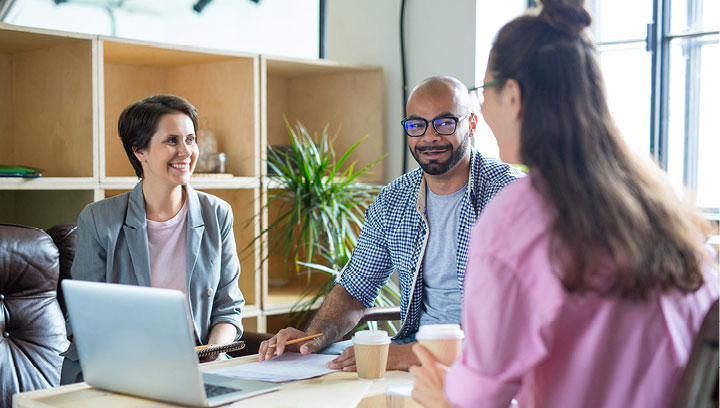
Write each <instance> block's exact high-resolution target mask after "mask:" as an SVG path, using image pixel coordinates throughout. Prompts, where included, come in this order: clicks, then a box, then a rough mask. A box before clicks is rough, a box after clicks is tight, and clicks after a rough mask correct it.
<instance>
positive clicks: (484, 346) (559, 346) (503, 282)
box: [445, 176, 718, 408]
mask: <svg viewBox="0 0 720 408" xmlns="http://www.w3.org/2000/svg"><path fill="white" fill-rule="evenodd" d="M531 177H532V176H530V177H525V178H523V179H520V180H517V181H515V182H513V183H512V184H511V185H509V186H508V187H506V188H505V189H504V190H503V191H501V192H500V193H499V194H498V195H497V196H496V197H495V198H494V199H493V201H492V202H491V203H490V205H489V206H488V207H487V208H486V210H485V211H484V213H483V215H482V216H481V217H480V219H479V221H478V222H477V224H476V225H475V227H474V229H473V233H472V239H471V244H470V254H469V258H468V263H467V274H466V278H465V289H464V290H465V292H464V297H463V299H464V300H463V303H464V304H463V329H464V330H465V334H466V338H465V343H464V346H463V354H462V356H461V357H460V358H459V359H458V360H456V361H455V363H454V364H453V365H452V367H451V368H450V370H449V371H448V373H447V377H446V380H445V394H446V396H447V398H448V399H449V400H450V401H451V402H452V403H453V405H455V406H460V407H502V408H506V407H508V406H509V404H510V401H511V399H512V398H513V397H515V398H517V399H518V402H519V404H520V407H521V408H526V407H585V408H592V407H607V408H616V407H663V406H667V405H668V404H669V402H670V400H671V398H672V395H673V393H674V391H675V387H676V384H677V382H678V380H679V377H680V375H681V373H682V370H683V367H684V365H685V364H686V362H687V359H688V357H689V354H690V348H691V346H692V341H693V337H694V335H695V333H697V331H698V330H699V328H700V324H701V323H702V320H703V318H704V316H705V313H706V312H707V310H708V309H709V308H710V305H711V304H712V302H713V301H715V299H717V298H718V275H717V269H714V268H713V267H711V266H707V267H706V277H707V279H706V284H705V285H704V286H703V287H702V288H701V289H699V290H698V291H696V292H694V293H689V294H682V293H679V292H677V291H673V292H668V293H655V294H654V295H651V297H650V299H649V300H647V301H644V302H636V301H629V300H621V299H619V298H613V297H607V298H603V297H601V296H598V295H596V294H586V295H577V294H571V293H568V292H567V291H565V289H564V287H563V286H562V284H561V283H560V281H559V279H558V277H557V275H556V273H555V272H554V271H553V266H552V265H551V263H550V260H549V256H548V240H549V235H548V230H547V228H548V216H547V214H546V212H545V210H544V209H543V203H542V199H541V197H540V196H539V194H538V193H537V192H536V191H535V190H534V188H533V187H532V185H531Z"/></svg>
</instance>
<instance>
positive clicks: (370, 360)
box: [353, 330, 390, 379]
mask: <svg viewBox="0 0 720 408" xmlns="http://www.w3.org/2000/svg"><path fill="white" fill-rule="evenodd" d="M353 346H354V348H355V364H356V365H357V373H358V377H359V378H366V379H378V378H383V377H385V368H386V367H387V359H388V349H389V348H390V337H389V336H388V334H387V332H386V331H384V330H362V331H359V332H356V333H355V335H354V336H353Z"/></svg>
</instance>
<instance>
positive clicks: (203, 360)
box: [200, 353, 225, 363]
mask: <svg viewBox="0 0 720 408" xmlns="http://www.w3.org/2000/svg"><path fill="white" fill-rule="evenodd" d="M224 359H225V353H217V354H211V355H209V356H205V357H201V358H200V362H201V363H209V362H211V361H218V360H224Z"/></svg>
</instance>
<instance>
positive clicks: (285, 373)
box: [208, 353, 339, 382]
mask: <svg viewBox="0 0 720 408" xmlns="http://www.w3.org/2000/svg"><path fill="white" fill-rule="evenodd" d="M336 357H337V356H336V355H327V354H305V355H303V354H300V353H283V355H282V356H279V357H273V358H272V359H271V360H265V361H258V362H257V363H248V364H240V365H237V366H233V367H225V368H219V369H217V370H212V371H208V372H209V373H212V374H221V375H227V376H230V377H237V378H245V379H248V380H258V381H271V382H284V381H294V380H304V379H306V378H312V377H317V376H320V375H324V374H328V373H332V372H333V371H339V370H332V369H329V368H327V367H325V364H327V362H328V361H330V360H332V359H334V358H336Z"/></svg>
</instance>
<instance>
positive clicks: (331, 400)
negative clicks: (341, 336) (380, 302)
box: [13, 355, 417, 408]
mask: <svg viewBox="0 0 720 408" xmlns="http://www.w3.org/2000/svg"><path fill="white" fill-rule="evenodd" d="M254 361H257V355H254V356H246V357H239V358H234V359H232V360H225V361H216V362H212V363H207V364H201V365H200V370H201V371H207V370H213V369H217V368H222V367H228V366H234V365H238V364H245V363H250V362H254ZM412 381H413V377H412V375H410V374H409V373H407V372H404V371H388V373H387V374H386V376H385V378H383V379H382V380H375V381H372V380H360V379H358V378H357V374H356V373H354V372H353V373H346V372H334V373H330V374H327V375H324V376H322V377H317V378H310V379H307V380H301V381H293V382H289V383H286V385H285V387H284V388H282V389H281V390H278V391H274V392H270V393H267V394H263V395H258V396H255V397H251V398H247V399H243V400H240V401H236V402H234V403H232V404H228V405H226V407H235V406H238V407H239V406H242V407H263V408H272V407H278V408H280V407H282V408H288V407H332V408H338V407H340V408H341V407H361V408H376V407H377V408H381V407H382V408H385V407H392V408H409V407H415V406H417V405H416V404H415V403H414V402H413V401H411V400H408V399H406V398H396V397H393V398H392V399H389V398H388V397H387V396H386V394H385V392H386V390H387V388H388V387H392V386H398V385H406V384H412ZM175 406H177V405H173V404H169V403H163V402H158V401H153V400H148V399H144V398H138V397H131V396H128V395H123V394H116V393H113V392H109V391H104V390H100V389H98V388H93V387H91V386H89V385H88V384H87V383H79V384H71V385H64V386H62V387H55V388H49V389H45V390H38V391H28V392H24V393H20V394H15V396H14V397H13V408H51V407H52V408H89V407H109V408H124V407H137V408H160V407H175Z"/></svg>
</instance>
